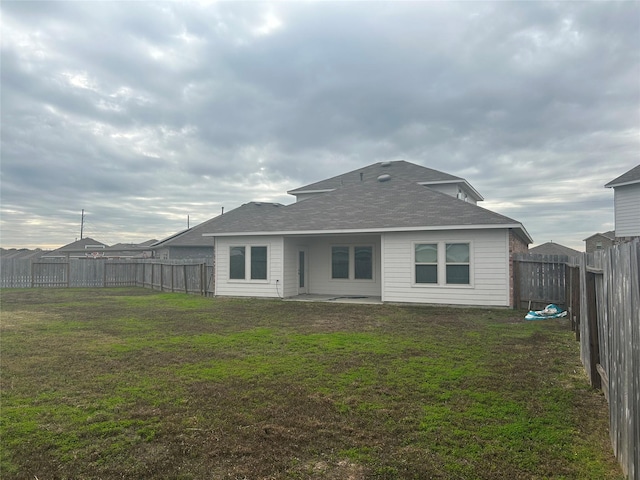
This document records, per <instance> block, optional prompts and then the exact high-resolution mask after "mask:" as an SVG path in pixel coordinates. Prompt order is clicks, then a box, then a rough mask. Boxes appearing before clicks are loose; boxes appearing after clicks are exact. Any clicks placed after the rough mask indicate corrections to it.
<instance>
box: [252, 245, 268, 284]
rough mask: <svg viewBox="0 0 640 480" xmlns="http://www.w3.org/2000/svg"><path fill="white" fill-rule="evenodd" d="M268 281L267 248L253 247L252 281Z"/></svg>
mask: <svg viewBox="0 0 640 480" xmlns="http://www.w3.org/2000/svg"><path fill="white" fill-rule="evenodd" d="M266 279H267V247H251V280H266Z"/></svg>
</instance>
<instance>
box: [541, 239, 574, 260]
mask: <svg viewBox="0 0 640 480" xmlns="http://www.w3.org/2000/svg"><path fill="white" fill-rule="evenodd" d="M529 253H535V254H537V255H561V256H567V257H577V256H578V255H580V252H579V251H578V250H574V249H573V248H569V247H565V246H564V245H560V244H559V243H555V242H547V243H543V244H541V245H538V246H537V247H533V248H530V249H529Z"/></svg>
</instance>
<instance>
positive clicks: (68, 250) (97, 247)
mask: <svg viewBox="0 0 640 480" xmlns="http://www.w3.org/2000/svg"><path fill="white" fill-rule="evenodd" d="M105 248H107V245H106V244H105V243H102V242H99V241H97V240H94V239H93V238H89V237H85V238H81V239H80V240H76V241H75V242H71V243H69V244H67V245H64V246H62V247H60V248H56V249H55V250H52V251H50V252H47V253H46V254H44V255H42V257H41V258H43V259H49V260H51V259H67V260H68V259H70V258H97V257H103V256H104V251H105Z"/></svg>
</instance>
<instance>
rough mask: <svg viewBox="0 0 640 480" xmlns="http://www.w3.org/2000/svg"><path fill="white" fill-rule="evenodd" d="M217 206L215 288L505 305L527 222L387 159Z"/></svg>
mask: <svg viewBox="0 0 640 480" xmlns="http://www.w3.org/2000/svg"><path fill="white" fill-rule="evenodd" d="M289 193H291V194H294V195H296V197H297V199H298V200H299V201H297V202H296V203H293V204H291V205H287V206H283V205H279V204H271V203H264V202H252V203H249V204H245V205H243V206H242V207H240V208H239V209H236V210H232V211H231V212H229V213H227V214H225V215H222V216H219V217H216V218H215V219H213V220H212V221H211V224H210V225H209V228H210V233H205V234H204V235H205V236H207V237H211V238H214V239H215V247H214V248H215V258H216V262H215V294H216V295H220V296H252V297H293V296H297V295H301V294H318V295H331V296H372V297H380V298H381V300H382V301H384V302H413V303H437V304H455V305H484V306H510V305H511V304H512V300H511V296H512V293H511V292H512V271H511V261H510V260H511V255H512V254H513V253H519V252H526V251H527V248H528V244H529V243H531V242H532V239H531V237H530V236H529V234H528V233H527V231H526V229H525V228H524V226H523V225H522V224H521V223H520V222H518V221H516V220H513V219H511V218H508V217H505V216H503V215H500V214H498V213H495V212H492V211H490V210H486V209H484V208H481V207H479V206H477V205H476V203H477V202H478V201H480V200H482V197H481V196H480V194H479V193H478V192H476V190H475V189H474V188H473V187H472V186H471V185H469V183H468V182H467V181H466V180H464V179H462V178H460V177H455V176H453V175H449V174H446V173H443V172H438V171H436V170H432V169H428V168H424V167H421V166H418V165H415V164H411V163H408V162H404V161H399V162H382V163H376V164H373V165H369V166H368V167H365V168H363V169H359V170H354V171H352V172H349V173H346V174H344V175H340V176H337V177H333V178H331V179H328V180H326V181H323V182H317V183H314V184H310V185H307V186H305V187H301V188H298V189H295V190H291V191H290V192H289Z"/></svg>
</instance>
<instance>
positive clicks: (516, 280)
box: [511, 255, 520, 309]
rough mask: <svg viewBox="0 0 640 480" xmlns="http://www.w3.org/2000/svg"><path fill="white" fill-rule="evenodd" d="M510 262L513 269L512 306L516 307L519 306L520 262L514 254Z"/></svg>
mask: <svg viewBox="0 0 640 480" xmlns="http://www.w3.org/2000/svg"><path fill="white" fill-rule="evenodd" d="M511 263H512V269H513V279H512V281H513V308H514V309H518V308H520V262H519V261H518V260H517V257H516V256H515V255H514V257H513V260H512V262H511Z"/></svg>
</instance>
